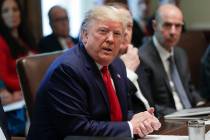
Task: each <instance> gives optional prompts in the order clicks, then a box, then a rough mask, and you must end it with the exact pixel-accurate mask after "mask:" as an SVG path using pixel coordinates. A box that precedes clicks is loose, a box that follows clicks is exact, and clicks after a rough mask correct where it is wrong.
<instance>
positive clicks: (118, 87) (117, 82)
mask: <svg viewBox="0 0 210 140" xmlns="http://www.w3.org/2000/svg"><path fill="white" fill-rule="evenodd" d="M109 70H110V73H111V76H112V80H113V82H114V86H115V91H116V94H117V96H118V100H119V103H120V106H121V110H122V114H123V118H124V119H125V116H126V114H127V113H126V109H125V108H127V107H126V105H127V103H126V98H127V97H126V93H123V92H124V91H125V90H122V89H123V87H122V85H124V84H123V83H122V78H121V75H120V73H119V72H118V71H117V68H116V67H114V66H113V63H112V64H110V66H109Z"/></svg>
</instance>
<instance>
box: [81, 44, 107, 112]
mask: <svg viewBox="0 0 210 140" xmlns="http://www.w3.org/2000/svg"><path fill="white" fill-rule="evenodd" d="M81 49H82V52H83V54H82V57H85V58H84V59H83V60H85V61H84V65H85V67H86V69H87V72H88V73H89V74H87V75H91V76H90V80H91V81H93V84H94V85H95V87H96V88H98V90H97V89H96V90H95V91H99V94H101V95H102V96H103V98H104V101H105V104H106V106H107V110H110V106H109V100H108V96H107V93H106V88H105V86H104V84H103V79H102V76H101V72H100V70H99V69H98V67H97V65H96V63H95V62H94V60H93V59H92V58H91V57H90V56H89V55H88V54H87V52H86V50H85V48H84V46H81ZM96 94H98V93H96ZM96 96H97V95H96Z"/></svg>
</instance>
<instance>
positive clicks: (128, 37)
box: [120, 9, 133, 54]
mask: <svg viewBox="0 0 210 140" xmlns="http://www.w3.org/2000/svg"><path fill="white" fill-rule="evenodd" d="M120 12H121V14H123V15H124V16H125V17H126V19H127V21H126V29H125V34H124V40H123V43H122V45H121V46H120V54H124V53H126V52H127V49H128V45H129V44H131V39H132V29H133V20H132V16H131V14H130V12H129V11H128V10H126V9H120Z"/></svg>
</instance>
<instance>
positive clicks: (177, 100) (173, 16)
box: [139, 4, 203, 115]
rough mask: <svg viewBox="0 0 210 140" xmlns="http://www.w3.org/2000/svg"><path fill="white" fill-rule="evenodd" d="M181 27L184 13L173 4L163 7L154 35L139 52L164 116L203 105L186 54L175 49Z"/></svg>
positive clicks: (156, 100) (159, 111) (156, 103)
mask: <svg viewBox="0 0 210 140" xmlns="http://www.w3.org/2000/svg"><path fill="white" fill-rule="evenodd" d="M182 26H183V14H182V12H181V10H180V9H179V8H177V7H176V6H174V5H171V4H164V5H161V6H160V7H159V9H158V11H157V14H156V17H155V20H154V21H153V28H154V31H155V33H154V36H153V38H151V39H150V40H149V41H148V42H147V43H145V44H144V45H143V46H142V48H140V51H139V55H140V59H141V61H143V62H144V63H145V65H146V67H145V72H146V73H147V75H148V78H149V80H150V82H151V87H152V88H151V89H152V94H153V99H154V102H155V107H156V109H157V112H158V113H160V114H161V115H165V114H168V113H172V112H175V111H176V110H180V109H183V108H191V107H195V106H198V105H201V104H203V100H202V99H201V97H200V96H199V95H198V93H197V92H196V91H195V89H194V87H193V85H192V83H191V78H190V71H189V67H188V61H187V56H186V53H185V52H184V50H183V49H181V48H178V47H175V46H176V44H177V42H178V41H179V38H180V36H181V31H182ZM171 60H172V61H171ZM172 62H173V63H172ZM174 63H175V64H174Z"/></svg>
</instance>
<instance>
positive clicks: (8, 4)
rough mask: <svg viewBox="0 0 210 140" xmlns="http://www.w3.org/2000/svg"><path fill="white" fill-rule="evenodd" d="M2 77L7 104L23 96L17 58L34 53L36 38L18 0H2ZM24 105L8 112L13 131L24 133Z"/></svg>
mask: <svg viewBox="0 0 210 140" xmlns="http://www.w3.org/2000/svg"><path fill="white" fill-rule="evenodd" d="M0 8H1V16H0V79H1V80H2V81H3V83H4V85H5V90H7V92H2V93H1V100H2V103H3V104H4V105H6V104H10V103H14V102H17V101H21V100H23V95H22V92H21V89H20V85H19V80H18V76H17V72H16V60H17V59H19V58H21V57H24V56H27V55H30V54H33V53H35V41H34V39H33V37H32V35H31V34H30V33H29V32H28V31H29V30H28V29H27V26H26V24H25V21H24V19H25V17H24V18H23V16H24V15H23V14H24V13H23V12H22V10H21V5H20V3H19V1H17V0H1V1H0ZM25 112H26V111H25V108H24V107H23V108H20V109H17V110H14V111H10V112H6V115H7V118H8V128H9V132H10V133H11V135H16V136H22V135H24V134H25V123H26V114H25Z"/></svg>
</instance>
